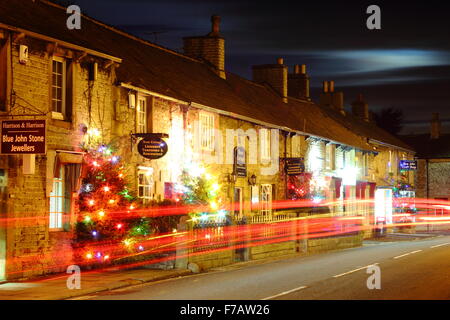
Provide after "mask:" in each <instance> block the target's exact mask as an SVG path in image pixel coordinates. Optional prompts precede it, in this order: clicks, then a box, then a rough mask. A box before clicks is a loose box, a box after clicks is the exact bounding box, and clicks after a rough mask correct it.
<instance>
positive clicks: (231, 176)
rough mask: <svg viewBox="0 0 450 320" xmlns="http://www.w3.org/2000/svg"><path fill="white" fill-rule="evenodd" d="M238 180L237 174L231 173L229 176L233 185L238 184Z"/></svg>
mask: <svg viewBox="0 0 450 320" xmlns="http://www.w3.org/2000/svg"><path fill="white" fill-rule="evenodd" d="M236 180H237V176H236V174H235V173H230V175H229V176H228V181H229V182H231V183H236Z"/></svg>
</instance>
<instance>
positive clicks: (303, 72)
mask: <svg viewBox="0 0 450 320" xmlns="http://www.w3.org/2000/svg"><path fill="white" fill-rule="evenodd" d="M302 74H306V64H302Z"/></svg>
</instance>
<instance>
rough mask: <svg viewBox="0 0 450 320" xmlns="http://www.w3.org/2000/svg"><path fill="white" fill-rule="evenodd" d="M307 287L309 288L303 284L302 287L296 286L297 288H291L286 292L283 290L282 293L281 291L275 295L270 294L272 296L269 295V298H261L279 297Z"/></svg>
mask: <svg viewBox="0 0 450 320" xmlns="http://www.w3.org/2000/svg"><path fill="white" fill-rule="evenodd" d="M305 288H307V286H301V287H298V288H295V289H292V290H289V291H285V292H282V293H279V294H276V295H274V296H270V297H267V298H264V299H261V300H270V299H274V298H278V297H281V296H284V295H286V294H289V293H292V292H295V291H299V290H302V289H305Z"/></svg>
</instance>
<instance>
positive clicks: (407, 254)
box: [394, 250, 422, 259]
mask: <svg viewBox="0 0 450 320" xmlns="http://www.w3.org/2000/svg"><path fill="white" fill-rule="evenodd" d="M420 251H422V250H416V251H411V252H408V253H405V254H401V255H399V256H396V257H394V259H398V258H401V257H406V256H409V255H410V254H413V253H417V252H420Z"/></svg>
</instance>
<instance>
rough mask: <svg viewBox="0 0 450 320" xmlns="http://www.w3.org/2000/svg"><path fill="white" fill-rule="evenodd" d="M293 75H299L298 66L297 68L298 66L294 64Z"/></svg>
mask: <svg viewBox="0 0 450 320" xmlns="http://www.w3.org/2000/svg"><path fill="white" fill-rule="evenodd" d="M294 73H295V74H299V73H300V66H299V65H298V64H296V65H295V66H294Z"/></svg>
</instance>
